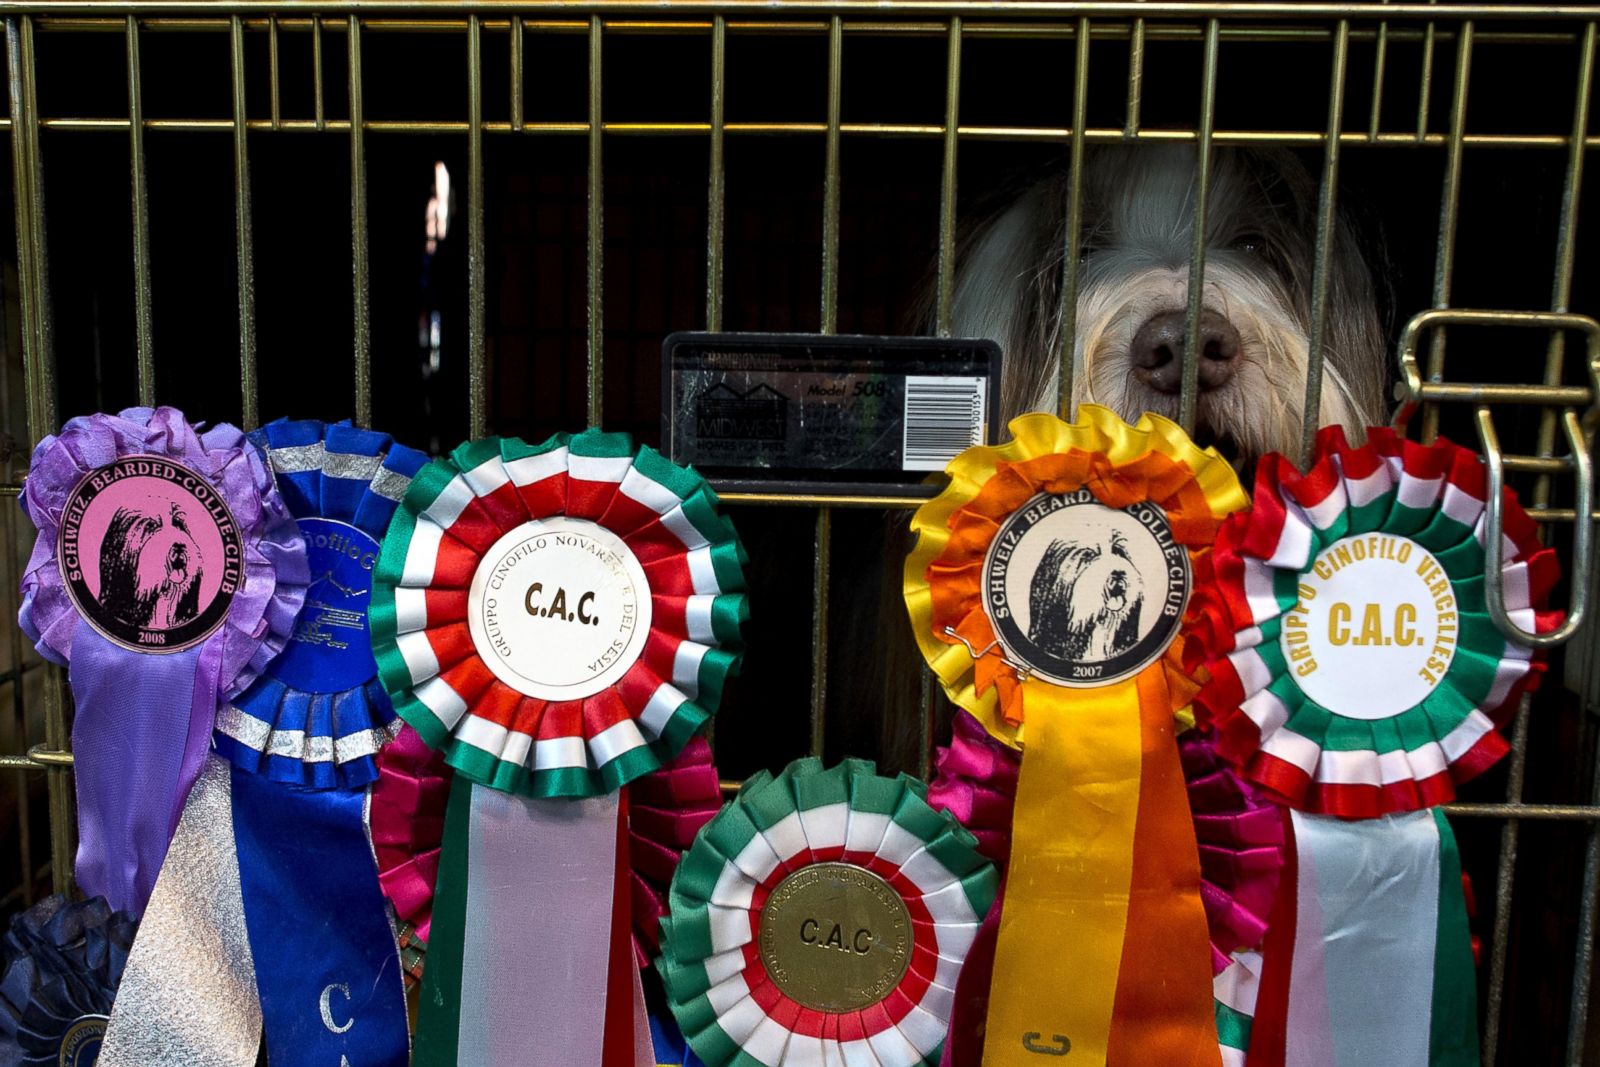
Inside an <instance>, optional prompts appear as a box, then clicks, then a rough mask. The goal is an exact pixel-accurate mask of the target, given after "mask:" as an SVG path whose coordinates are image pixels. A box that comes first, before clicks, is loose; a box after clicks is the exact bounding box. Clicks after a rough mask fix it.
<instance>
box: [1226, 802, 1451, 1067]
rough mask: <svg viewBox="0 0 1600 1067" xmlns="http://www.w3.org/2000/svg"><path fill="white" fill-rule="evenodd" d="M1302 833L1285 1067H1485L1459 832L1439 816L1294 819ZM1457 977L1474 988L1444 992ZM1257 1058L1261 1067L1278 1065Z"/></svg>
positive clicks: (1295, 827) (1298, 844) (1300, 815)
mask: <svg viewBox="0 0 1600 1067" xmlns="http://www.w3.org/2000/svg"><path fill="white" fill-rule="evenodd" d="M1291 824H1292V826H1293V833H1294V843H1295V851H1296V865H1297V871H1296V878H1295V882H1294V892H1295V900H1294V908H1295V915H1294V931H1295V933H1294V940H1293V958H1292V960H1291V961H1290V966H1289V975H1288V997H1287V1001H1288V1003H1287V1011H1286V1013H1285V1015H1286V1019H1285V1024H1284V1032H1285V1036H1286V1041H1285V1043H1284V1054H1283V1058H1282V1060H1281V1062H1282V1063H1284V1064H1287V1065H1290V1067H1358V1065H1364V1064H1370V1063H1383V1064H1385V1065H1389V1067H1430V1065H1439V1064H1449V1065H1451V1067H1457V1065H1461V1064H1466V1063H1474V1062H1476V1059H1477V1051H1476V1047H1475V1043H1476V1042H1475V1036H1473V1035H1472V1034H1470V1033H1466V1032H1465V1031H1464V1027H1465V1026H1466V1025H1468V1024H1469V1023H1472V1024H1475V1019H1474V1014H1475V1012H1474V1009H1473V1008H1471V1007H1467V1006H1466V1004H1464V1003H1463V998H1472V999H1475V990H1474V989H1473V987H1472V978H1471V975H1472V966H1471V951H1472V950H1471V943H1470V941H1469V940H1468V937H1467V931H1466V907H1465V903H1464V902H1463V901H1461V899H1460V898H1461V877H1460V866H1459V857H1456V859H1455V860H1454V863H1452V861H1451V859H1450V858H1449V856H1450V853H1452V852H1453V851H1454V848H1453V846H1454V838H1453V836H1450V835H1449V830H1448V825H1447V824H1445V825H1441V822H1440V821H1439V820H1438V819H1437V818H1436V816H1435V813H1434V812H1432V811H1418V812H1408V813H1406V814H1403V815H1390V816H1385V817H1383V818H1379V819H1364V820H1360V821H1357V822H1349V821H1345V820H1341V819H1338V818H1335V817H1332V816H1324V815H1307V814H1303V813H1301V812H1292V813H1291ZM1451 878H1453V881H1450V879H1451ZM1287 888H1288V887H1287V886H1286V887H1285V889H1287ZM1452 897H1453V898H1454V900H1455V905H1454V907H1453V906H1452V904H1451V898H1452ZM1455 907H1459V912H1458V913H1453V912H1455ZM1452 913H1453V914H1452ZM1272 947H1273V946H1272V945H1271V944H1269V946H1268V948H1269V951H1270V950H1271V949H1272ZM1272 965H1273V964H1272V961H1271V960H1269V961H1268V966H1269V967H1271V966H1272ZM1457 969H1464V976H1463V974H1461V973H1453V974H1451V975H1450V976H1448V977H1445V978H1444V981H1441V977H1442V974H1441V972H1443V971H1452V972H1454V971H1456V970H1457ZM1265 992H1266V990H1265V988H1264V989H1263V995H1265ZM1474 1028H1475V1027H1474ZM1463 1034H1465V1037H1463ZM1437 1045H1443V1046H1445V1047H1444V1048H1437V1047H1436V1046H1437ZM1463 1045H1464V1046H1465V1047H1464V1048H1463V1047H1461V1046H1463ZM1251 1052H1252V1054H1251V1057H1250V1063H1251V1064H1252V1065H1253V1067H1254V1065H1257V1064H1269V1063H1272V1062H1274V1061H1273V1060H1271V1059H1268V1058H1267V1056H1266V1055H1265V1053H1266V1050H1263V1055H1262V1056H1260V1057H1258V1056H1257V1055H1256V1054H1255V1050H1254V1049H1252V1050H1251ZM1436 1053H1439V1054H1438V1055H1436Z"/></svg>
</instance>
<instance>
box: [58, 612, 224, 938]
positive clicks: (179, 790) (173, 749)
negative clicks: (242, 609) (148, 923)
mask: <svg viewBox="0 0 1600 1067" xmlns="http://www.w3.org/2000/svg"><path fill="white" fill-rule="evenodd" d="M129 655H130V653H129V652H128V651H127V650H126V649H123V648H121V647H119V646H117V645H114V644H112V643H111V642H110V641H108V640H107V639H106V638H105V637H103V636H101V634H100V632H99V631H97V630H95V629H93V628H91V627H88V626H82V627H79V628H78V632H77V634H76V635H75V636H74V637H73V639H72V663H71V665H70V667H69V668H68V673H67V680H68V682H69V683H70V684H71V686H72V694H73V699H74V701H75V702H76V706H77V709H78V713H77V715H76V716H74V718H73V720H72V751H73V754H74V758H75V761H76V762H75V765H74V767H75V770H76V773H75V774H74V775H73V781H74V783H75V784H76V790H77V798H78V862H77V872H76V873H77V879H78V884H79V885H80V886H82V887H83V889H84V890H85V891H86V892H90V893H103V894H105V895H106V899H107V900H108V901H110V902H111V905H112V907H114V908H118V909H127V910H130V911H135V912H137V911H142V910H143V908H144V905H145V901H147V900H149V899H150V892H151V890H153V889H154V888H155V884H156V876H157V875H158V874H159V873H160V871H161V864H162V861H163V860H164V859H165V858H166V855H167V843H168V842H169V841H170V840H171V839H172V835H173V832H174V831H175V830H176V828H177V825H178V820H179V817H180V816H181V815H182V814H183V804H184V800H185V799H186V798H187V797H188V795H189V790H190V789H191V788H192V787H193V785H194V782H195V779H196V778H198V777H199V774H200V769H201V767H202V766H203V765H204V762H205V759H206V754H207V753H208V752H209V751H210V748H211V723H212V720H213V719H214V717H215V716H216V713H217V693H216V687H217V674H218V670H219V667H220V663H219V661H220V658H221V648H220V646H218V645H216V644H211V643H208V644H203V645H197V646H196V647H194V648H191V649H187V650H185V651H183V652H177V653H174V654H172V655H169V656H140V657H138V661H137V664H136V666H137V669H133V670H129V669H124V667H125V666H126V665H127V660H126V657H128V656H129ZM151 708H165V709H169V710H173V711H177V712H178V714H163V715H152V714H150V709H151Z"/></svg>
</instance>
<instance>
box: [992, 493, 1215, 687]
mask: <svg viewBox="0 0 1600 1067" xmlns="http://www.w3.org/2000/svg"><path fill="white" fill-rule="evenodd" d="M1189 586H1190V573H1189V554H1188V552H1187V551H1185V549H1184V547H1183V546H1182V545H1180V544H1178V543H1177V542H1176V541H1175V540H1174V539H1173V536H1172V527H1171V525H1170V524H1169V523H1168V521H1167V516H1166V512H1164V511H1163V510H1162V509H1161V508H1160V507H1159V506H1158V505H1156V504H1153V503H1151V502H1149V501H1140V502H1138V503H1135V504H1130V505H1129V506H1128V507H1126V508H1112V507H1108V506H1106V505H1105V504H1102V503H1101V502H1100V501H1099V500H1098V499H1097V498H1096V497H1095V495H1094V493H1093V492H1091V491H1090V490H1088V489H1079V490H1077V491H1075V492H1071V493H1063V494H1051V493H1041V494H1039V495H1038V496H1035V497H1034V498H1033V499H1031V500H1029V501H1028V502H1027V503H1026V504H1025V505H1023V506H1022V507H1021V508H1018V509H1017V510H1016V511H1015V512H1013V513H1012V514H1011V516H1010V517H1009V518H1007V519H1006V521H1005V524H1004V525H1003V526H1001V528H1000V531H999V532H998V533H997V534H996V535H995V537H994V540H993V541H992V542H991V543H990V545H989V550H988V552H987V553H986V554H985V556H984V561H983V607H984V611H985V613H986V614H987V615H988V617H989V621H990V624H991V625H992V626H993V627H994V633H995V636H996V637H997V638H998V639H999V641H1000V644H1001V646H1002V647H1004V648H1005V650H1006V652H1007V653H1008V654H1009V655H1010V658H1011V659H1013V660H1015V661H1016V662H1018V663H1020V664H1022V665H1024V666H1026V667H1027V668H1028V669H1029V671H1031V672H1032V673H1033V674H1036V675H1039V676H1041V677H1043V678H1045V679H1047V680H1048V681H1051V682H1055V683H1057V684H1059V685H1067V686H1099V685H1106V684H1108V683H1111V682H1115V681H1118V680H1120V679H1123V678H1126V677H1129V676H1130V675H1133V674H1137V673H1138V672H1139V671H1141V670H1143V669H1144V668H1145V667H1146V666H1148V665H1149V664H1150V663H1152V662H1154V661H1155V660H1156V659H1157V658H1159V657H1160V656H1161V654H1162V653H1163V652H1164V651H1165V650H1166V647H1167V645H1168V644H1169V643H1170V641H1171V639H1172V636H1173V634H1174V633H1175V632H1176V631H1177V629H1178V625H1179V623H1180V622H1181V621H1182V619H1183V609H1184V605H1185V604H1186V603H1187V602H1188V599H1189Z"/></svg>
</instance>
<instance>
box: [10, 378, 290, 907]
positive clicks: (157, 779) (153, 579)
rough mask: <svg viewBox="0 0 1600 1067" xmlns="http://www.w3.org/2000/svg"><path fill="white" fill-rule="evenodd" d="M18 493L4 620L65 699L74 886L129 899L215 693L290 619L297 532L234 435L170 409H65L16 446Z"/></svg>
mask: <svg viewBox="0 0 1600 1067" xmlns="http://www.w3.org/2000/svg"><path fill="white" fill-rule="evenodd" d="M22 503H23V508H24V510H25V511H26V512H27V514H28V517H29V518H30V519H31V520H32V521H33V522H34V524H35V525H36V526H37V527H38V529H39V536H38V539H37V541H36V542H35V544H34V548H33V553H32V555H31V557H30V558H29V560H28V565H27V569H26V571H25V572H24V574H23V578H22V583H21V585H22V599H23V604H22V609H21V611H20V612H19V615H18V622H19V624H20V625H21V627H22V629H23V631H24V632H25V633H27V634H28V636H29V637H30V638H31V639H32V640H33V641H34V643H35V644H36V646H37V647H38V650H39V653H40V655H42V656H44V657H45V658H46V659H48V660H50V661H51V662H53V663H58V664H61V665H64V666H66V667H67V668H68V679H69V681H70V683H71V685H72V690H73V697H74V702H75V705H76V707H77V715H76V717H75V719H74V722H73V731H72V747H73V754H74V757H75V758H76V760H77V764H76V775H75V778H76V788H77V795H78V820H79V848H78V861H77V879H78V884H79V886H80V887H81V888H82V889H83V890H84V891H86V892H88V893H91V894H98V895H101V896H104V897H105V898H106V899H107V900H108V901H109V902H110V904H111V906H112V907H113V908H115V909H118V910H126V911H130V912H132V913H134V914H136V915H137V914H139V913H140V912H142V911H143V910H144V907H145V902H146V900H148V898H149V896H150V893H151V892H152V888H153V886H154V885H155V883H156V879H157V876H158V872H159V871H160V869H161V865H162V863H163V860H164V858H165V856H166V853H167V846H168V842H169V841H170V840H171V838H172V835H173V833H174V831H175V830H176V828H177V826H178V823H179V818H180V815H181V813H182V811H183V806H184V801H185V798H186V797H187V796H188V794H189V791H190V788H191V787H192V785H193V784H194V782H195V780H196V778H197V777H198V776H199V774H200V770H201V766H202V765H203V763H204V762H205V759H206V757H207V753H208V752H209V751H210V748H211V735H212V727H213V725H214V723H215V720H216V716H217V711H218V704H219V702H220V701H222V700H224V699H227V698H229V697H231V696H232V695H233V694H235V693H237V692H239V691H240V690H242V689H244V688H246V687H247V686H249V685H250V684H251V683H252V682H253V681H254V680H255V679H256V678H257V677H258V676H259V675H260V673H261V671H262V670H263V669H264V668H265V666H266V664H267V663H268V662H269V661H270V660H271V659H272V658H273V657H274V656H275V655H277V653H278V652H279V651H280V650H281V649H282V648H283V646H284V643H285V641H286V640H287V638H288V636H289V633H290V631H291V630H292V628H293V625H294V619H295V615H296V614H297V613H298V611H299V610H300V606H301V603H302V601H303V600H304V597H305V591H306V581H307V577H308V575H307V573H306V564H305V546H304V544H303V542H302V540H301V538H300V535H299V531H298V530H297V529H296V528H295V525H294V523H293V521H292V520H291V519H290V516H289V514H288V511H287V509H286V508H285V507H284V502H283V500H282V498H281V497H280V496H279V495H278V493H277V491H276V489H275V487H274V484H273V481H272V475H271V473H270V472H269V471H268V469H267V465H266V463H265V461H264V460H263V458H262V456H261V455H260V453H259V452H258V451H257V450H256V448H255V446H254V445H252V444H251V443H250V442H249V441H247V440H246V439H245V436H244V434H243V433H241V432H240V431H239V430H238V429H236V428H235V427H232V426H229V425H226V424H219V425H217V426H213V427H211V428H210V429H207V430H204V431H203V432H202V431H201V430H200V429H199V428H198V427H196V426H193V425H191V424H190V423H189V422H188V421H187V420H186V419H185V418H184V416H183V413H182V412H180V411H178V410H177V409H175V408H166V407H163V408H128V409H126V410H124V411H122V412H120V413H119V414H116V415H107V414H97V415H89V416H85V417H81V418H75V419H72V420H70V421H69V422H68V423H67V424H66V425H65V426H63V427H62V429H61V432H60V433H59V434H53V435H50V436H47V437H45V438H44V439H43V440H42V441H40V442H39V445H38V447H37V448H36V449H35V450H34V453H33V457H32V461H31V463H30V465H29V470H28V478H27V483H26V486H25V488H24V492H23V498H22ZM108 635H109V636H108ZM169 648H170V649H171V651H167V649H169Z"/></svg>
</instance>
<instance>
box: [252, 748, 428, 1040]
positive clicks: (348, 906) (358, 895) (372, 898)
mask: <svg viewBox="0 0 1600 1067" xmlns="http://www.w3.org/2000/svg"><path fill="white" fill-rule="evenodd" d="M233 798H234V807H233V829H234V840H235V842H236V844H237V847H238V856H239V876H240V884H241V887H242V889H243V898H244V917H245V922H246V926H247V928H248V930H249V934H250V946H251V954H252V956H253V957H254V958H255V960H256V963H257V965H258V966H257V970H256V978H257V987H258V990H259V992H260V997H261V1013H262V1017H263V1020H264V1023H265V1027H266V1034H267V1055H268V1058H269V1059H270V1060H271V1061H272V1062H273V1063H306V1064H312V1063H330V1064H337V1063H339V1062H340V1060H341V1057H347V1058H349V1060H350V1062H352V1063H356V1062H359V1063H361V1064H363V1065H364V1067H405V1064H406V1061H407V1059H408V1057H409V1055H410V1047H409V1038H408V1036H407V1028H406V1003H405V987H404V983H403V981H402V979H401V976H400V957H399V953H398V951H397V949H396V946H395V940H394V936H393V932H392V930H391V929H390V926H389V917H388V913H387V911H386V909H385V906H384V899H383V895H382V893H381V892H380V891H379V888H378V870H377V861H376V860H375V859H374V857H373V853H372V848H371V846H370V845H369V844H368V841H367V831H366V817H365V810H364V809H365V806H366V794H365V791H359V792H356V791H349V790H318V791H313V790H305V789H299V788H296V787H294V786H289V785H285V784H282V783H279V782H273V781H270V780H268V779H267V778H265V777H264V776H262V775H258V774H254V773H251V772H249V771H242V770H240V769H239V768H237V767H235V768H233ZM358 1053H359V1055H358Z"/></svg>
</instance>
